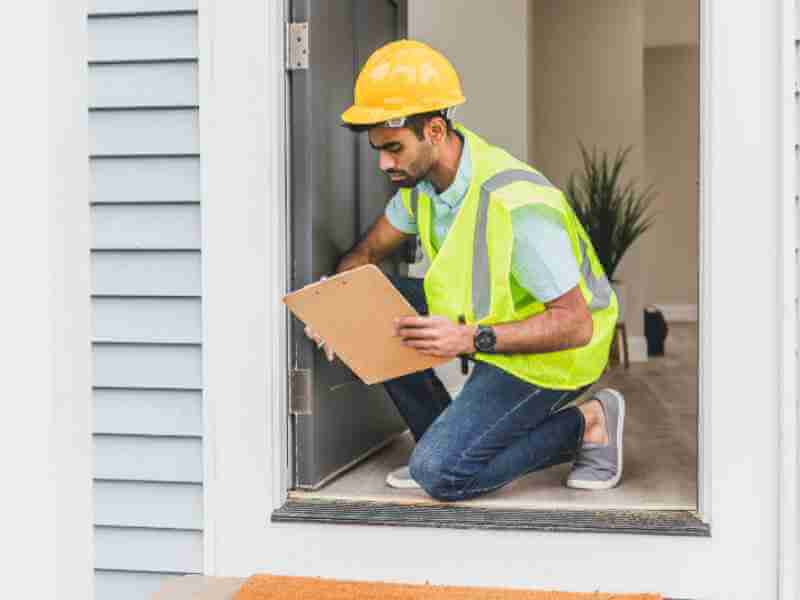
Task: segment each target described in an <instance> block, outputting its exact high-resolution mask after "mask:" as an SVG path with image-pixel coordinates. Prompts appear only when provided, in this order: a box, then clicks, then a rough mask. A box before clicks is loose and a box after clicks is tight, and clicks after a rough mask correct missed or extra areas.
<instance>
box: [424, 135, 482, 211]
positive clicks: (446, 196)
mask: <svg viewBox="0 0 800 600" xmlns="http://www.w3.org/2000/svg"><path fill="white" fill-rule="evenodd" d="M456 134H457V135H458V136H459V137H460V138H461V158H460V160H459V162H458V170H457V171H456V176H455V177H454V178H453V183H451V184H450V186H449V187H448V188H447V189H446V190H444V191H443V192H442V193H441V194H439V193H437V192H436V188H434V187H433V184H431V182H430V181H428V180H427V179H424V180H422V181H420V182H419V184H418V185H419V191H420V192H422V193H423V194H425V195H426V196H428V197H429V198H431V199H432V200H434V201H439V202H443V203H444V204H447V205H448V206H450V207H451V208H455V207H456V206H458V205H459V204H461V201H462V200H464V196H466V195H467V190H468V189H469V184H470V181H471V179H472V158H471V156H470V152H469V143H468V142H467V138H466V136H464V135H462V134H461V133H460V132H458V131H456Z"/></svg>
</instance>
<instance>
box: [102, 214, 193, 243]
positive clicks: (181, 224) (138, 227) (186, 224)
mask: <svg viewBox="0 0 800 600" xmlns="http://www.w3.org/2000/svg"><path fill="white" fill-rule="evenodd" d="M92 218H93V223H94V248H96V249H177V250H182V249H191V250H199V249H200V205H199V204H177V205H176V204H163V205H131V204H121V205H113V204H104V205H101V206H95V207H93V208H92Z"/></svg>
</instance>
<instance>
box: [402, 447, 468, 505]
mask: <svg viewBox="0 0 800 600" xmlns="http://www.w3.org/2000/svg"><path fill="white" fill-rule="evenodd" d="M437 450H438V451H437ZM450 465H452V460H451V457H449V456H447V455H446V454H445V453H444V452H442V451H441V449H437V448H435V447H430V446H427V445H426V444H425V443H424V442H421V443H418V444H417V446H416V447H415V448H414V452H412V454H411V459H410V460H409V461H408V469H409V472H410V473H411V477H413V478H414V481H416V482H417V483H418V484H419V485H420V487H422V489H424V490H425V491H426V492H427V493H428V495H430V496H431V497H433V498H435V499H436V500H443V501H449V500H458V499H460V498H461V497H462V494H461V489H462V488H463V486H464V484H465V483H466V481H465V480H464V478H462V477H459V476H457V475H456V474H455V473H454V472H453V469H452V467H451V466H450Z"/></svg>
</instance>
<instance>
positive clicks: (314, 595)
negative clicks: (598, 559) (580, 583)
mask: <svg viewBox="0 0 800 600" xmlns="http://www.w3.org/2000/svg"><path fill="white" fill-rule="evenodd" d="M306 599H308V600H353V599H357V600H662V597H661V596H660V595H658V594H601V593H596V594H572V593H567V592H535V591H529V590H511V589H501V588H479V587H453V586H438V585H405V584H399V583H379V582H366V581H338V580H335V579H320V578H317V577H287V576H282V575H253V576H252V577H250V578H249V579H247V580H246V581H245V582H244V584H243V585H242V587H241V588H240V589H239V591H238V593H237V594H236V595H235V596H234V600H306Z"/></svg>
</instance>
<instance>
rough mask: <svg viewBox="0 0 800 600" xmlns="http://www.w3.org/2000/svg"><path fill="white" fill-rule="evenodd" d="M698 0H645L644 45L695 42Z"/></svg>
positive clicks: (697, 29)
mask: <svg viewBox="0 0 800 600" xmlns="http://www.w3.org/2000/svg"><path fill="white" fill-rule="evenodd" d="M697 2H698V0H668V1H666V2H665V1H664V0H645V5H644V7H645V45H646V46H647V47H648V48H653V47H655V46H690V45H694V44H697V40H698V37H699V29H700V14H699V13H700V11H699V10H698V7H697Z"/></svg>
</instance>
